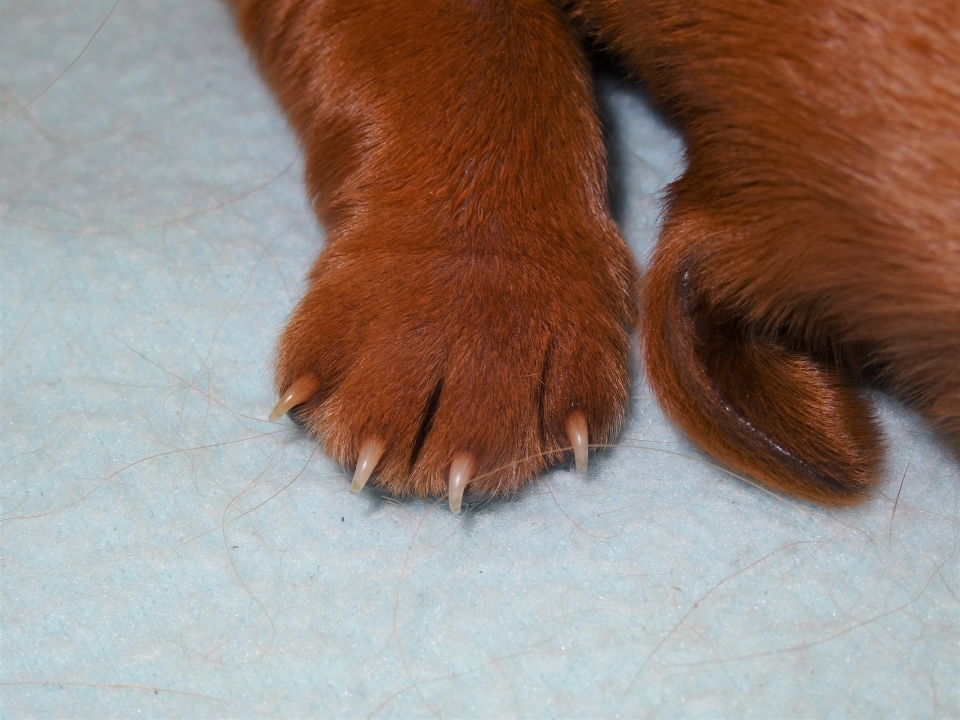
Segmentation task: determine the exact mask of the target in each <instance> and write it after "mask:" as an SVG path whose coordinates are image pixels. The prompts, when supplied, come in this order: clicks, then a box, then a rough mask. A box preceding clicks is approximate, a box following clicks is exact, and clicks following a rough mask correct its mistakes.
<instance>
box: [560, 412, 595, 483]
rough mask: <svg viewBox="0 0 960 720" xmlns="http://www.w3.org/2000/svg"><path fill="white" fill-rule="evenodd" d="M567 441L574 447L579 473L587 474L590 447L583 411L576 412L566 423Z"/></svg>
mask: <svg viewBox="0 0 960 720" xmlns="http://www.w3.org/2000/svg"><path fill="white" fill-rule="evenodd" d="M564 429H565V430H566V431H567V439H568V440H570V445H571V446H572V447H573V457H574V459H575V460H576V464H577V472H578V473H580V474H581V475H583V474H585V473H586V472H587V449H588V447H589V445H590V443H589V438H588V436H587V416H586V415H584V414H583V411H582V410H574V411H573V412H571V413H570V414H569V415H567V419H566V421H565V422H564Z"/></svg>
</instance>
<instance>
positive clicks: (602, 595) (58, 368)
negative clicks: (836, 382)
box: [0, 0, 960, 718]
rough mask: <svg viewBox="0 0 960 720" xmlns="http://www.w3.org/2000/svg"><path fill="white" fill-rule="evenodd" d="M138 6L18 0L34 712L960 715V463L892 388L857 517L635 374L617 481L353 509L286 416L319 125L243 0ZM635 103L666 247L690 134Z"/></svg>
mask: <svg viewBox="0 0 960 720" xmlns="http://www.w3.org/2000/svg"><path fill="white" fill-rule="evenodd" d="M112 6H113V0H83V1H79V0H63V1H61V2H57V1H55V0H6V2H4V3H2V4H0V123H3V124H2V126H0V239H2V355H0V362H2V365H0V368H2V396H0V399H2V433H0V441H2V452H0V468H2V470H0V472H2V516H0V517H2V522H0V532H2V560H3V564H2V593H3V595H2V623H3V625H2V646H0V651H2V675H0V682H2V684H0V701H2V714H3V716H4V717H10V718H13V717H54V716H56V717H90V718H97V717H108V716H110V717H118V716H134V715H142V716H145V717H155V716H180V717H224V716H233V717H293V716H300V717H302V716H319V717H366V716H373V717H381V716H384V717H411V716H426V717H494V716H497V717H502V716H528V717H542V716H560V717H588V716H603V717H614V716H624V717H627V716H634V717H635V716H653V717H697V716H713V717H715V716H727V717H741V716H757V717H785V716H791V717H797V716H822V717H907V716H911V717H913V716H917V717H957V716H958V715H960V650H958V643H960V604H958V597H960V560H958V554H957V549H958V548H957V545H958V519H960V512H958V489H960V467H958V464H957V461H956V459H954V458H952V457H951V456H950V455H948V454H947V452H946V451H945V449H944V447H943V446H942V445H941V444H938V442H937V441H936V440H935V439H934V438H933V437H932V435H931V433H930V432H929V430H928V429H927V428H926V427H925V426H924V424H923V423H922V422H920V421H919V420H917V419H916V418H914V417H913V416H911V415H910V414H909V413H907V412H905V411H904V410H902V409H901V408H899V407H897V406H896V405H895V404H893V403H892V402H891V401H889V400H886V399H884V398H882V397H881V398H878V402H879V408H880V413H881V416H882V418H883V422H884V428H885V430H886V432H887V434H888V435H889V438H890V440H891V442H892V449H891V451H890V453H889V456H888V472H887V475H886V479H885V480H884V482H883V484H882V487H881V488H880V491H879V492H877V493H876V495H875V497H874V498H873V499H872V500H871V501H870V502H868V503H867V504H866V505H864V506H862V507H858V508H854V509H851V510H846V511H842V512H831V511H826V510H822V509H819V508H816V507H812V506H809V505H805V504H803V503H796V502H791V501H787V500H783V499H781V498H777V497H773V496H771V495H769V494H767V493H765V492H763V491H761V490H759V489H757V488H755V487H752V486H750V485H748V484H747V483H745V482H743V481H741V480H738V479H736V478H734V477H731V476H730V475H729V474H728V473H726V472H724V471H723V470H722V469H719V468H717V467H714V466H712V465H711V464H710V463H709V461H708V460H707V459H706V458H705V457H704V456H703V455H701V454H700V453H698V452H697V451H696V450H695V449H694V448H693V447H691V446H690V445H689V444H688V443H686V442H685V441H684V440H683V438H682V437H680V436H679V435H678V434H677V433H676V432H675V431H673V430H672V429H671V428H670V427H668V426H667V425H666V424H665V423H664V421H663V419H662V417H661V415H660V412H659V411H658V409H657V407H656V406H655V404H654V403H653V402H652V400H651V398H650V395H649V392H648V391H647V389H646V388H645V386H644V385H643V384H642V382H640V381H638V382H637V384H636V387H635V390H634V395H633V411H632V415H631V418H630V422H629V425H628V428H627V431H626V435H625V438H624V441H623V445H622V447H619V448H617V449H614V450H611V451H609V452H606V453H602V454H599V455H596V456H594V458H593V459H592V463H593V464H592V470H591V473H590V476H589V477H588V479H587V480H583V479H581V478H580V477H579V476H577V475H576V474H575V473H573V472H571V471H570V470H569V469H559V470H556V471H554V472H551V473H550V474H548V475H547V476H546V477H545V478H544V479H543V481H541V482H539V483H537V484H535V485H533V486H532V487H531V488H530V490H529V491H528V492H525V493H524V494H522V495H521V496H520V497H517V498H515V499H513V500H510V501H506V502H499V503H495V504H491V505H488V506H484V507H481V508H475V509H473V510H471V511H470V512H469V513H467V514H465V515H461V516H453V515H451V514H450V513H449V512H448V511H447V510H446V509H445V507H444V506H443V505H442V504H441V505H439V506H436V505H433V504H431V503H428V502H406V501H403V502H398V501H395V500H391V499H389V498H385V497H381V496H380V495H378V494H377V493H376V492H375V491H372V490H367V491H364V492H363V493H362V494H361V495H360V496H359V497H354V496H352V495H350V494H349V493H348V492H347V484H348V478H347V474H346V473H345V471H344V470H343V469H341V468H339V467H337V466H336V465H335V464H334V463H332V462H331V461H330V460H328V459H327V458H325V457H324V456H323V454H322V453H320V452H318V451H317V450H316V448H315V446H314V444H313V443H312V442H311V441H310V440H309V439H308V438H306V437H304V436H303V435H302V434H301V433H300V432H299V431H297V430H295V429H293V428H292V426H291V425H290V423H289V421H288V420H284V421H283V422H281V423H279V424H276V425H271V424H270V423H267V422H265V420H264V419H265V418H266V416H267V414H268V412H269V411H270V408H271V406H272V405H273V403H274V402H275V399H276V398H275V396H274V393H273V390H272V388H271V385H270V381H269V379H270V376H271V352H272V345H273V342H274V339H275V337H276V335H277V332H278V330H279V329H280V328H281V327H282V325H283V322H284V318H285V316H286V315H287V314H288V312H289V311H290V309H291V307H292V306H293V303H294V302H295V300H296V299H297V297H298V295H299V294H300V293H301V292H302V289H303V284H302V279H303V276H304V273H305V271H306V269H307V268H308V266H309V264H310V262H311V261H312V259H313V257H314V255H315V253H316V251H317V249H318V248H319V247H320V246H321V244H322V237H323V234H322V231H321V230H320V229H319V228H318V226H317V224H316V221H315V219H314V217H313V215H312V214H311V212H310V210H309V208H308V207H307V204H306V202H305V199H304V191H303V186H302V182H301V171H302V167H301V159H300V156H299V154H298V150H297V146H296V142H295V139H294V138H293V136H292V134H291V132H290V131H289V129H288V128H287V125H286V122H285V120H284V118H283V116H282V114H281V113H280V111H279V110H278V108H277V107H276V105H275V103H274V101H273V99H272V97H271V95H270V94H269V92H268V91H267V89H266V88H265V86H264V85H263V83H262V82H261V80H260V78H259V77H258V75H257V74H256V72H255V70H254V68H253V65H252V63H251V62H250V60H249V59H248V57H247V53H246V52H245V49H244V48H243V47H242V45H241V43H240V41H239V40H238V38H237V37H236V35H235V33H234V30H233V27H232V22H231V19H230V17H229V14H228V12H227V9H226V8H225V6H223V5H221V4H220V3H219V2H217V0H120V2H119V3H118V5H117V6H116V9H115V10H114V11H113V13H112V15H110V17H109V19H108V20H107V21H106V22H105V23H104V24H103V26H102V28H101V29H100V30H99V32H98V33H97V32H96V31H97V28H98V26H99V25H100V23H101V22H102V21H103V20H104V18H105V17H106V16H107V15H108V13H109V12H110V10H111V7H112ZM95 33H96V35H95ZM91 38H93V39H92V41H91ZM88 42H89V46H87V43H88ZM85 46H86V49H84V48H85ZM74 61H75V62H74ZM605 85H606V87H605V89H604V90H603V93H602V96H603V99H604V104H605V105H606V106H607V107H608V108H609V109H610V111H611V118H610V124H611V127H612V128H613V144H614V146H615V162H616V165H617V167H619V168H620V174H621V176H622V179H623V185H624V187H625V191H626V197H628V198H630V199H629V201H628V202H627V203H625V204H624V205H623V207H622V210H621V212H620V220H621V221H622V224H623V228H624V231H625V233H626V235H627V236H628V237H629V239H630V242H631V243H632V245H633V246H634V247H635V249H636V250H637V252H638V253H639V254H641V255H642V254H643V253H645V252H647V251H648V250H649V247H650V243H651V242H652V238H653V237H654V235H655V232H656V223H657V215H658V199H657V192H658V191H659V190H660V189H661V188H662V187H663V185H664V184H665V183H666V182H668V181H669V180H670V179H671V178H672V177H674V176H675V175H676V173H677V171H678V167H677V166H678V161H679V160H678V159H679V151H680V145H679V142H678V140H677V139H676V137H675V136H673V135H672V134H671V133H670V132H669V131H668V130H667V129H665V127H664V126H663V125H662V123H660V122H659V121H658V120H657V119H656V117H655V116H654V114H652V113H651V111H650V110H649V108H648V106H647V105H646V104H645V101H644V100H643V99H642V98H641V97H640V96H639V95H637V94H635V93H633V92H632V91H629V90H627V89H624V88H622V87H617V86H614V85H612V84H609V83H605ZM898 498H899V500H898Z"/></svg>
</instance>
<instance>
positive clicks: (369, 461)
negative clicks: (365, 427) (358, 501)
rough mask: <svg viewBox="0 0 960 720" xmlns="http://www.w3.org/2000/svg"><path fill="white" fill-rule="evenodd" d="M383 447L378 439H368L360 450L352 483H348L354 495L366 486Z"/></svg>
mask: <svg viewBox="0 0 960 720" xmlns="http://www.w3.org/2000/svg"><path fill="white" fill-rule="evenodd" d="M383 450H384V445H383V441H382V440H380V438H369V439H368V440H367V441H366V442H365V443H364V444H363V447H362V448H361V449H360V457H359V458H357V469H356V470H355V471H354V472H353V481H352V482H351V483H350V492H351V493H353V494H354V495H356V494H357V493H358V492H360V491H361V490H363V486H364V485H366V484H367V480H369V479H370V475H372V474H373V471H374V469H375V468H376V467H377V463H378V462H380V458H381V456H382V455H383Z"/></svg>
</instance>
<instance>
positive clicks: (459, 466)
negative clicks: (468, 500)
mask: <svg viewBox="0 0 960 720" xmlns="http://www.w3.org/2000/svg"><path fill="white" fill-rule="evenodd" d="M475 465H476V461H475V460H474V459H473V455H471V454H470V453H468V452H458V453H457V454H456V455H454V456H453V462H451V463H450V480H449V490H448V491H447V498H448V499H449V501H450V512H452V513H453V514H454V515H456V514H457V513H459V512H460V506H461V504H463V491H464V488H466V487H467V483H468V482H470V480H471V478H472V477H473V469H474V466H475Z"/></svg>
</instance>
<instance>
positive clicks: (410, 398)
mask: <svg viewBox="0 0 960 720" xmlns="http://www.w3.org/2000/svg"><path fill="white" fill-rule="evenodd" d="M232 2H233V4H234V6H235V8H236V12H237V17H238V22H239V26H240V29H241V32H242V34H243V36H244V37H245V39H246V41H247V43H248V44H249V46H250V48H251V50H252V52H253V54H254V55H255V57H256V58H257V60H258V62H259V64H260V67H261V69H262V72H263V74H264V76H265V77H266V79H267V81H268V82H269V83H270V85H271V86H272V87H273V89H274V91H275V93H276V95H277V97H278V98H279V100H280V103H281V104H282V106H283V107H284V108H285V110H286V111H287V113H288V115H289V117H290V120H291V123H292V125H293V127H294V129H295V130H296V132H297V133H298V135H299V137H300V140H301V142H302V145H303V148H304V151H305V160H306V184H307V190H308V192H309V193H310V196H311V198H312V199H313V201H314V205H315V208H316V211H317V214H318V216H319V217H320V219H321V220H322V221H323V223H324V224H325V226H326V228H327V230H328V239H327V245H326V248H325V249H324V251H323V252H322V253H321V254H320V256H319V258H318V259H317V261H316V264H315V265H314V267H313V269H312V270H311V272H310V274H309V286H308V290H307V293H306V295H305V297H304V298H303V300H302V301H301V302H300V304H299V305H298V307H297V308H296V310H295V312H294V314H293V317H292V319H291V320H290V323H289V325H288V327H287V328H286V330H285V331H284V332H283V334H282V336H281V338H280V341H279V346H278V348H279V349H278V353H279V355H278V364H277V371H276V383H277V388H278V390H279V391H281V392H282V391H284V390H285V389H286V388H288V387H289V386H290V385H291V384H293V383H294V382H295V381H296V380H297V379H298V378H300V377H303V376H305V375H306V376H310V377H313V378H315V379H316V383H315V386H312V387H313V389H314V391H313V392H312V394H311V395H310V397H309V398H308V399H307V400H306V402H304V403H303V404H301V405H299V407H297V408H296V409H295V410H294V412H293V415H294V416H295V417H296V419H297V420H298V421H299V422H302V423H304V424H305V425H306V426H307V427H309V428H310V429H311V430H312V431H313V432H315V433H316V435H317V437H318V438H319V439H320V441H321V442H322V443H323V445H324V447H325V449H326V451H327V452H328V453H329V454H330V455H332V456H333V457H334V458H336V459H337V460H338V461H340V462H341V463H343V464H345V465H353V464H355V463H357V461H358V457H359V456H360V453H361V451H362V449H363V447H364V444H365V443H367V442H369V441H370V440H371V439H375V440H376V442H377V443H378V444H379V446H380V447H382V448H383V454H382V457H380V458H379V462H378V464H377V483H378V484H379V485H380V486H381V487H382V488H384V489H385V490H387V491H388V492H391V493H394V494H397V495H407V494H415V495H420V496H430V495H443V494H445V493H446V491H447V475H448V473H449V471H450V466H451V462H452V460H453V458H454V457H455V456H457V454H463V453H466V456H468V457H469V458H470V459H471V464H472V465H473V468H472V469H473V471H474V479H473V481H472V482H471V486H470V489H471V492H479V493H483V494H503V493H508V492H513V491H516V490H517V489H519V488H520V487H522V486H523V485H524V484H525V483H526V482H527V481H528V480H529V479H531V478H532V477H534V476H535V475H537V474H538V473H539V472H541V471H542V470H544V469H545V468H546V467H548V466H549V465H551V464H553V463H556V462H558V461H560V460H561V459H563V457H564V448H566V447H568V446H569V440H568V432H567V423H568V420H569V418H570V417H571V415H572V414H574V413H582V416H583V417H585V418H586V422H587V426H588V428H589V434H590V441H591V442H592V443H606V442H614V441H615V440H616V438H617V436H618V433H619V431H620V428H621V426H622V423H623V419H624V414H625V412H626V408H627V403H628V394H629V373H628V365H629V358H628V353H629V348H630V342H629V333H630V330H631V327H632V326H634V325H635V323H637V320H638V318H639V330H640V332H639V334H640V341H641V346H642V355H643V363H642V365H643V367H644V370H645V372H646V373H647V375H648V377H649V380H650V383H651V386H652V387H653V389H654V391H655V393H656V396H657V398H658V399H659V401H660V403H661V406H662V407H663V409H664V411H665V412H666V414H667V415H668V416H669V417H670V418H671V419H672V420H673V421H674V422H675V423H676V424H677V425H678V426H680V427H681V428H683V430H685V431H686V433H687V434H688V435H689V436H690V437H691V439H692V440H693V441H694V442H696V443H697V444H699V445H700V446H701V447H702V448H704V449H705V450H706V451H707V452H709V453H710V454H712V455H713V456H715V457H716V458H718V459H719V460H721V461H722V462H724V463H726V464H727V465H729V466H730V467H732V468H735V469H737V470H739V471H742V472H744V473H747V474H749V475H751V476H753V477H755V478H757V479H759V480H761V481H763V482H765V483H767V484H768V485H770V486H772V487H774V488H777V489H779V490H782V491H785V492H788V493H790V494H793V495H795V496H798V497H801V498H804V499H807V500H811V501H814V502H819V503H824V504H851V503H855V502H857V501H859V500H861V499H862V498H863V497H865V494H866V493H867V492H868V491H869V489H870V487H871V486H872V485H874V484H875V483H876V482H877V480H878V479H879V477H880V470H881V465H882V462H881V458H882V447H883V443H882V438H881V434H880V431H879V429H878V426H877V422H876V420H875V418H874V417H873V414H872V411H871V406H870V403H869V402H868V401H867V400H866V399H865V398H864V396H863V394H862V387H863V386H864V384H865V383H872V384H875V385H877V386H879V387H882V388H883V389H885V390H887V391H889V392H892V393H894V394H895V395H897V396H898V397H899V398H901V399H902V400H903V401H904V402H905V403H907V404H908V405H910V406H911V407H913V408H915V409H916V410H918V411H919V412H921V413H922V414H923V415H925V416H926V417H927V418H928V420H929V422H930V423H931V425H932V426H933V427H934V428H936V429H937V430H938V431H940V432H941V433H942V435H943V437H944V438H945V440H946V442H947V444H948V445H949V446H950V447H952V448H954V449H955V450H956V449H958V448H960V5H958V4H957V3H955V2H951V1H949V0H925V1H924V2H920V0H778V1H777V2H770V1H769V0H733V1H731V0H699V1H697V2H682V1H680V0H570V1H568V2H560V1H559V0H558V1H557V2H551V1H550V0H462V1H458V2H451V1H450V0H418V1H417V2H410V1H409V0H232ZM587 45H599V46H602V47H604V48H605V49H607V50H608V51H609V52H611V53H612V54H613V55H614V56H615V57H616V58H618V60H619V61H620V62H622V64H623V66H624V68H625V69H626V71H627V72H628V73H629V74H631V75H632V76H633V77H634V78H635V79H636V80H638V81H639V82H641V83H642V84H643V85H644V86H645V87H646V88H647V90H648V91H649V93H650V95H651V97H652V98H653V99H654V101H655V102H656V103H657V104H658V105H659V106H660V107H661V108H662V109H663V111H664V112H665V113H667V114H668V115H669V116H671V117H672V118H674V119H675V120H676V121H677V123H678V125H679V127H680V128H681V130H682V132H683V135H684V139H685V142H686V169H685V170H684V172H683V175H682V177H681V178H680V179H679V180H677V181H676V182H675V183H674V184H673V185H671V186H670V188H669V189H668V192H667V197H666V203H665V210H664V222H663V228H662V231H661V236H660V238H659V241H658V244H657V248H656V251H655V253H654V256H653V259H652V261H651V263H650V265H649V267H648V268H645V272H644V275H643V278H642V280H640V281H639V282H638V280H637V272H636V269H635V267H634V265H633V262H632V259H631V257H630V254H629V252H628V250H627V248H626V246H625V245H624V242H623V240H622V238H621V237H620V234H619V232H618V230H617V228H616V226H615V224H614V223H613V220H612V219H611V215H610V207H609V202H608V199H607V177H606V166H605V149H604V145H603V136H602V128H601V126H600V122H599V120H598V117H597V113H596V110H595V102H594V97H593V88H592V81H591V72H590V66H589V62H588V58H587V54H586V52H585V50H584V48H585V46H587ZM638 311H639V313H638Z"/></svg>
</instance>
